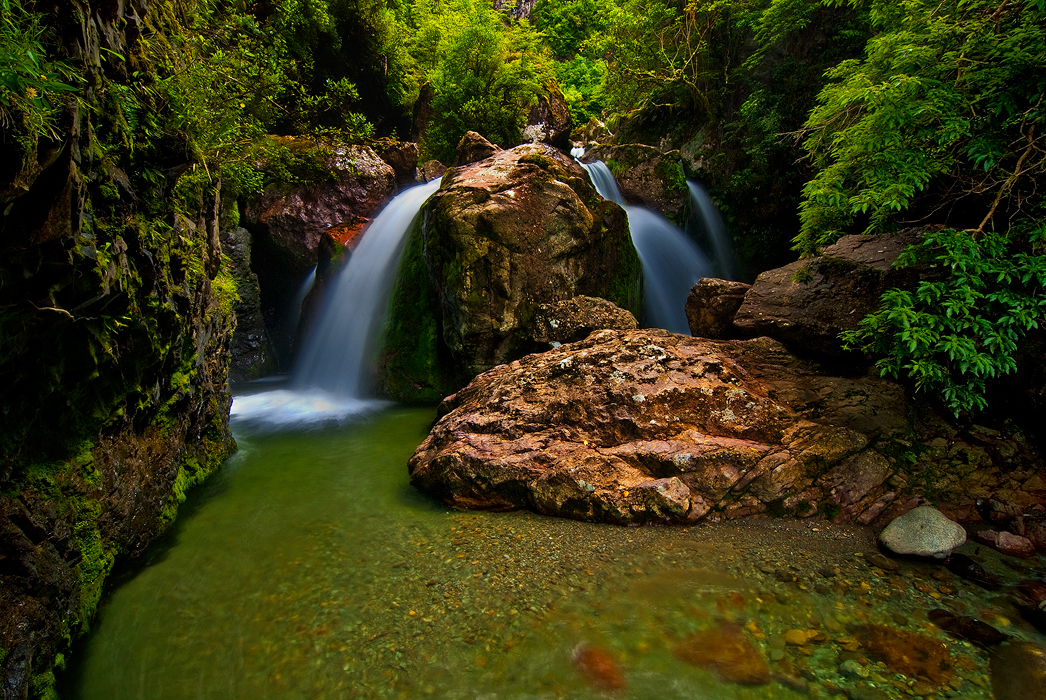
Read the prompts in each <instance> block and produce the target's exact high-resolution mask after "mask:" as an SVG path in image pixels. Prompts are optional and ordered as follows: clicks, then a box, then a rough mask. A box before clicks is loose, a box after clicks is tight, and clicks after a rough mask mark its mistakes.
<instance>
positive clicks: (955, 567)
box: [944, 554, 1002, 591]
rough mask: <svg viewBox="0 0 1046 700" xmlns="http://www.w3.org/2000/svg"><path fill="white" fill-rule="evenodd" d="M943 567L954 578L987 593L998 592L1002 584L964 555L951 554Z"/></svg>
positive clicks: (993, 575) (997, 578)
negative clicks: (978, 587)
mask: <svg viewBox="0 0 1046 700" xmlns="http://www.w3.org/2000/svg"><path fill="white" fill-rule="evenodd" d="M944 565H945V567H947V569H948V571H951V572H952V573H953V574H955V575H956V576H959V577H960V578H964V579H966V580H967V581H972V582H973V583H976V584H977V585H978V586H980V587H981V588H986V589H988V590H989V591H994V590H998V588H999V586H1000V585H1001V584H1002V581H1001V580H1000V579H999V577H998V576H996V575H995V574H991V573H988V572H987V571H985V570H984V567H983V566H981V565H980V564H978V563H977V562H975V561H974V560H973V559H970V558H969V557H968V556H966V555H965V554H952V555H951V556H949V557H948V559H946V560H945V562H944Z"/></svg>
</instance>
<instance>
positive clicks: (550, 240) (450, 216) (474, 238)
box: [382, 144, 642, 401]
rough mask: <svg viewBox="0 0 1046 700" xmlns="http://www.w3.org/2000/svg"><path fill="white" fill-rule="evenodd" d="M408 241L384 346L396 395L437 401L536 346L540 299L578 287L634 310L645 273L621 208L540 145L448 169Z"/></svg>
mask: <svg viewBox="0 0 1046 700" xmlns="http://www.w3.org/2000/svg"><path fill="white" fill-rule="evenodd" d="M406 245H407V248H406V251H405V253H404V256H403V261H402V263H401V268H400V274H399V279H398V281H397V283H396V290H395V292H394V295H393V300H392V309H391V312H390V321H389V331H388V333H387V334H386V342H385V350H384V352H383V370H382V371H383V377H384V378H383V384H384V386H385V388H386V391H387V392H388V393H389V395H391V396H393V397H395V398H400V399H406V400H418V399H420V398H424V399H425V400H431V399H433V398H435V400H436V401H438V399H439V398H442V397H443V396H446V394H447V393H450V392H451V391H453V390H455V389H457V388H460V387H461V386H463V385H464V384H465V383H467V382H468V381H469V380H470V379H471V378H472V377H474V376H475V375H477V374H479V373H480V372H483V371H486V370H488V369H490V368H491V367H493V366H495V365H497V364H501V363H503V362H509V361H511V360H514V359H517V358H519V357H521V356H522V355H523V354H525V353H526V352H530V351H532V350H533V349H535V347H534V345H533V342H532V341H531V340H530V339H529V337H528V335H529V334H528V331H529V328H530V325H531V320H532V319H533V317H534V314H535V312H536V311H537V309H538V308H539V307H540V306H541V305H542V304H554V303H557V302H563V301H566V300H568V299H571V298H573V297H576V296H578V295H584V296H590V297H599V298H602V299H607V300H609V301H610V302H613V303H614V304H616V305H617V306H618V307H620V308H622V309H627V310H636V309H638V307H639V290H640V284H641V274H642V273H641V269H640V266H639V258H638V256H637V255H636V252H635V248H634V247H633V246H632V243H631V239H630V238H629V234H628V223H627V220H626V218H625V213H624V211H623V210H622V209H621V207H619V206H617V205H616V204H613V203H611V202H606V201H604V200H603V199H602V198H601V197H600V196H599V195H598V194H597V193H596V191H595V190H594V189H593V188H592V186H591V184H589V181H588V178H587V176H586V175H585V172H584V170H583V169H582V168H581V166H580V165H578V164H577V162H576V161H574V160H573V159H572V158H569V157H568V156H566V155H564V154H563V153H561V152H560V151H558V150H556V149H555V148H553V147H551V146H549V145H547V144H524V145H521V146H517V147H515V148H512V149H509V150H505V151H498V152H497V153H495V154H494V155H493V156H491V157H489V158H487V159H485V160H482V161H480V162H477V163H472V164H470V165H465V166H461V167H457V168H454V169H452V170H451V171H450V172H449V173H447V174H446V175H444V177H443V181H442V185H441V187H440V189H439V190H437V191H436V192H435V194H433V195H432V197H431V198H430V199H429V201H428V202H427V203H426V204H425V207H424V210H423V214H422V216H420V217H419V218H418V224H417V226H416V228H415V230H414V231H413V232H412V233H411V234H410V236H409V238H408V241H407V244H406ZM582 325H583V324H582ZM579 328H580V326H579ZM439 372H450V373H452V374H453V376H452V377H450V378H447V377H444V376H442V375H440V376H437V374H438V373H439ZM419 387H420V388H419ZM440 391H444V393H440ZM437 394H438V396H436V395H437Z"/></svg>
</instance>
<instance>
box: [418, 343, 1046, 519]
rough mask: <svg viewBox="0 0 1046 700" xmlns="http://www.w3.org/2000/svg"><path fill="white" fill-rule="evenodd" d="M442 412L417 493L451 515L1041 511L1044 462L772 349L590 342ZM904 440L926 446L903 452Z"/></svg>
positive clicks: (478, 387) (487, 376)
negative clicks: (987, 501)
mask: <svg viewBox="0 0 1046 700" xmlns="http://www.w3.org/2000/svg"><path fill="white" fill-rule="evenodd" d="M441 414H442V417H441V418H440V419H439V421H438V422H437V423H436V425H435V427H434V428H433V430H432V432H431V434H430V435H429V437H428V438H427V439H426V440H425V442H423V443H422V444H421V446H420V447H419V448H418V450H417V451H416V452H415V454H414V456H413V457H412V458H411V460H410V464H409V468H410V473H411V482H412V483H413V484H414V485H415V486H417V487H418V488H420V489H422V490H424V491H427V492H430V493H432V494H433V495H435V496H436V497H437V498H439V499H440V500H442V501H444V502H445V503H448V504H450V505H454V506H459V507H469V508H488V509H514V508H530V509H533V510H535V511H538V512H541V513H545V514H549V515H558V516H565V517H571V518H577V519H584V520H597V521H605V522H612V523H642V522H669V523H671V522H676V523H685V522H692V521H694V520H698V519H701V518H708V517H711V518H738V517H746V516H753V515H759V514H767V515H795V516H810V515H814V514H821V515H827V516H831V517H834V518H835V519H836V520H839V521H851V522H858V523H862V524H869V523H873V522H888V521H889V520H890V519H892V518H893V517H895V516H896V515H899V514H900V513H903V512H906V511H908V510H911V509H912V508H913V507H915V506H916V505H919V504H920V503H921V502H925V499H926V498H927V497H928V496H929V495H930V494H932V497H933V498H934V500H935V501H936V502H937V504H938V505H939V506H940V507H941V508H942V510H944V511H945V512H946V513H947V514H948V515H949V517H952V518H956V519H964V520H970V519H975V518H976V517H977V514H976V512H975V504H976V501H977V499H979V498H985V497H987V494H989V493H992V494H994V495H995V497H997V498H998V497H1000V496H1002V497H1003V498H1005V499H1006V500H1007V501H1008V502H1010V503H1011V504H1012V503H1020V504H1021V505H1020V507H1021V508H1024V509H1026V510H1034V509H1035V508H1039V509H1040V510H1041V509H1042V508H1043V504H1044V503H1046V490H1042V489H1039V490H1036V488H1037V487H1036V486H1035V484H1036V483H1039V482H1038V481H1037V480H1039V479H1041V478H1042V476H1043V469H1042V464H1041V462H1039V461H1037V459H1036V458H1035V457H1034V455H1032V454H1030V453H1029V452H1028V451H1027V450H1026V449H1025V448H1024V447H1023V446H1022V445H1021V444H1020V443H1019V441H1016V440H1014V439H1013V438H1012V437H1009V436H1005V435H1002V434H995V435H990V434H989V433H987V432H985V431H984V430H973V429H971V430H970V431H968V432H967V433H965V434H963V433H960V432H959V431H958V430H957V429H956V428H954V427H952V426H950V425H948V424H947V423H946V422H945V421H943V420H942V419H941V418H939V417H937V416H935V415H933V414H932V412H930V411H928V410H926V409H925V408H924V407H921V408H920V411H919V420H918V422H916V423H915V424H913V423H912V416H913V415H914V414H913V407H912V405H911V404H910V403H909V401H908V400H907V399H906V397H905V393H904V391H903V390H902V388H901V387H900V386H898V385H897V384H894V383H892V382H889V381H885V380H883V379H880V378H878V377H876V376H857V377H845V376H833V375H831V374H830V373H828V372H826V371H825V369H824V368H823V367H821V366H820V365H818V364H816V363H813V362H810V361H806V360H800V359H798V358H796V357H795V356H794V355H792V354H791V353H789V352H788V351H787V350H786V349H785V347H784V346H783V345H781V344H780V343H778V342H776V341H773V340H771V339H769V338H759V339H755V340H748V341H712V340H705V339H700V338H692V337H687V336H681V335H674V334H671V333H668V332H665V331H656V330H639V331H599V332H596V333H593V334H592V335H590V336H589V337H588V338H587V339H586V340H583V341H581V342H577V343H573V344H570V345H563V346H561V347H559V348H556V349H554V350H550V351H548V352H545V353H541V354H538V355H530V356H528V357H525V358H523V359H521V360H518V361H515V362H512V363H510V364H506V365H501V366H498V367H495V368H493V369H491V370H489V371H488V372H486V373H484V374H483V375H481V376H479V377H477V378H476V379H475V380H474V381H473V382H472V383H471V384H470V385H469V386H468V387H466V388H465V389H463V390H461V391H459V392H458V393H457V394H455V395H453V396H451V397H448V398H447V399H446V401H445V402H444V404H443V406H442V407H441ZM913 435H914V436H917V439H919V440H921V441H923V443H924V444H927V445H929V446H930V447H929V449H927V450H926V451H924V452H921V453H919V452H917V451H912V450H911V449H910V448H911V445H912V443H911V442H910V440H912V439H913ZM937 445H939V447H936V446H937ZM1007 455H1009V456H1007ZM912 461H914V465H913V464H911V462H912Z"/></svg>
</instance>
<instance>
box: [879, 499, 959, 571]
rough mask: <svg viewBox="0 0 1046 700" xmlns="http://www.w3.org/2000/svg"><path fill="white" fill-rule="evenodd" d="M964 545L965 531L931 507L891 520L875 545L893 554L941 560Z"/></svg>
mask: <svg viewBox="0 0 1046 700" xmlns="http://www.w3.org/2000/svg"><path fill="white" fill-rule="evenodd" d="M965 541H966V531H965V530H964V529H963V528H962V526H961V525H959V524H958V523H956V522H954V521H952V520H949V519H948V518H947V517H946V516H945V515H944V514H943V513H941V511H939V510H937V509H936V508H933V507H931V506H919V507H918V508H914V509H912V510H911V511H909V512H908V513H905V514H904V515H902V516H900V517H898V518H895V519H894V520H893V521H891V522H890V524H889V525H887V526H886V529H884V530H883V531H882V532H881V533H880V534H879V542H881V543H882V545H883V546H884V547H886V548H887V549H889V550H890V551H891V552H894V553H895V554H915V555H918V556H922V557H938V558H943V557H944V556H946V555H947V554H948V553H949V552H951V551H952V550H953V549H955V548H956V547H958V546H959V545H961V544H962V543H963V542H965Z"/></svg>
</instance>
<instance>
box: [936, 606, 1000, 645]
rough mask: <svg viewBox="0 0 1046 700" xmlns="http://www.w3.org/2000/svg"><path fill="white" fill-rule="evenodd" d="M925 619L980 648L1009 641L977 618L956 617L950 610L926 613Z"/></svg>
mask: <svg viewBox="0 0 1046 700" xmlns="http://www.w3.org/2000/svg"><path fill="white" fill-rule="evenodd" d="M926 617H927V618H928V619H929V620H930V622H932V623H933V624H935V625H937V626H938V627H940V628H941V629H943V630H945V631H946V632H948V633H949V634H951V635H952V636H954V637H958V638H959V639H965V640H966V641H968V642H973V643H975V644H980V645H981V646H993V645H995V644H999V643H1001V642H1004V641H1006V640H1007V639H1009V637H1008V636H1007V635H1005V634H1003V633H1002V632H1000V631H999V630H997V629H995V628H994V627H992V626H991V625H989V624H987V623H985V622H981V621H980V620H978V619H977V618H974V617H965V616H963V615H956V614H955V613H953V612H952V611H950V610H944V609H942V608H937V609H935V610H931V611H930V612H929V613H927V615H926Z"/></svg>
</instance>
